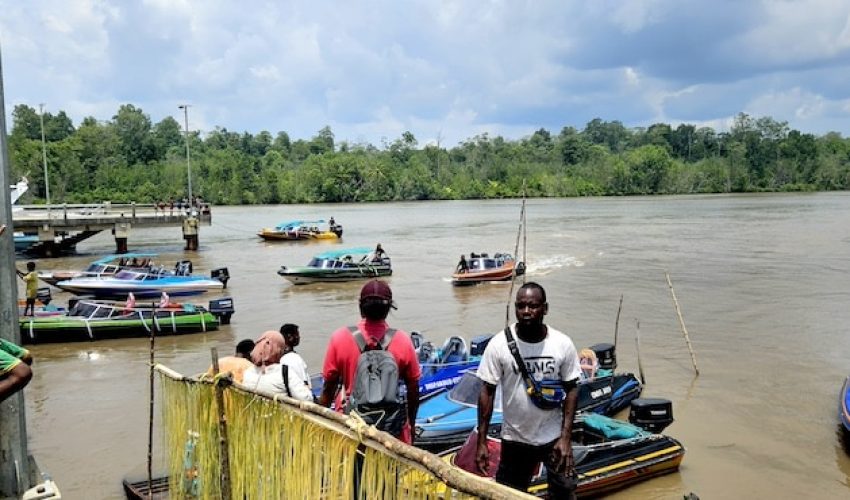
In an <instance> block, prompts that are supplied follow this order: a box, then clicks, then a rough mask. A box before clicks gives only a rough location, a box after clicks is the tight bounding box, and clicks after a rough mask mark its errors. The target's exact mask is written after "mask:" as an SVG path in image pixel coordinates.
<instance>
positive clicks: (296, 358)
mask: <svg viewBox="0 0 850 500" xmlns="http://www.w3.org/2000/svg"><path fill="white" fill-rule="evenodd" d="M280 333H281V335H283V340H284V341H285V342H286V344H285V345H284V347H283V357H282V358H280V365H281V372H282V373H281V374H282V376H283V385H284V389H286V392H285V394H286V395H287V396H289V397H291V398H295V399H300V400H303V401H313V389H312V387H311V385H310V374H309V373H307V363H306V362H304V358H302V357H301V355H300V354H298V353H297V352H295V348H296V347H298V344H300V343H301V333H300V332H299V331H298V325H294V324H292V323H286V324H285V325H283V326H281V327H280Z"/></svg>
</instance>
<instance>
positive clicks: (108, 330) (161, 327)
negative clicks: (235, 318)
mask: <svg viewBox="0 0 850 500" xmlns="http://www.w3.org/2000/svg"><path fill="white" fill-rule="evenodd" d="M233 311H234V310H233V299H231V298H223V299H218V300H213V301H210V306H209V308H206V307H203V306H198V305H194V304H174V303H166V304H160V305H154V304H149V305H130V306H129V307H128V304H126V303H122V302H111V301H102V300H80V301H77V303H76V304H74V305H73V306H72V307H70V311H68V312H67V313H66V314H61V313H60V314H55V315H46V316H35V317H27V316H21V317H20V319H19V323H20V326H21V339H22V341H23V343H24V344H40V343H47V342H75V341H84V340H100V339H114V338H128V337H147V336H150V334H151V330H153V331H154V334H155V335H157V336H160V335H180V334H184V333H198V332H206V331H210V330H216V329H218V326H219V324H227V323H229V322H230V315H232V314H233Z"/></svg>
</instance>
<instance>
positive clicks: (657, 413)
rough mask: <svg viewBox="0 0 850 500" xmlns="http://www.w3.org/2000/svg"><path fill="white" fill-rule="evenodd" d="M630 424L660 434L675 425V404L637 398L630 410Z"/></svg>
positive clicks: (667, 400) (655, 399)
mask: <svg viewBox="0 0 850 500" xmlns="http://www.w3.org/2000/svg"><path fill="white" fill-rule="evenodd" d="M629 422H631V423H632V424H634V425H636V426H638V427H640V428H641V429H645V430H648V431H649V432H654V433H658V432H661V431H663V430H664V429H665V428H666V427H667V426H668V425H670V424H672V423H673V403H672V402H671V401H670V400H669V399H662V398H637V399H634V400H632V404H631V408H630V409H629Z"/></svg>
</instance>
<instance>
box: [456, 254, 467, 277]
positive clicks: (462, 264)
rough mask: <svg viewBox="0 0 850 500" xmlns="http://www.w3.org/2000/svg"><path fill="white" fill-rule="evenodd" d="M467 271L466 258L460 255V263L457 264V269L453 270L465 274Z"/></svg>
mask: <svg viewBox="0 0 850 500" xmlns="http://www.w3.org/2000/svg"><path fill="white" fill-rule="evenodd" d="M467 271H469V263H468V262H466V256H465V255H461V256H460V262H458V263H457V269H455V272H457V273H465V272H467Z"/></svg>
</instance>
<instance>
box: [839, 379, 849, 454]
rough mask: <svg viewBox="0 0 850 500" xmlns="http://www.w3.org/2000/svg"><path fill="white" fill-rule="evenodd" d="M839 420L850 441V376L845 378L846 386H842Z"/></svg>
mask: <svg viewBox="0 0 850 500" xmlns="http://www.w3.org/2000/svg"><path fill="white" fill-rule="evenodd" d="M838 420H840V421H841V426H842V428H843V429H844V435H845V437H847V438H848V442H850V377H847V378H846V379H844V386H843V387H842V388H841V395H840V396H839V402H838Z"/></svg>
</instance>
